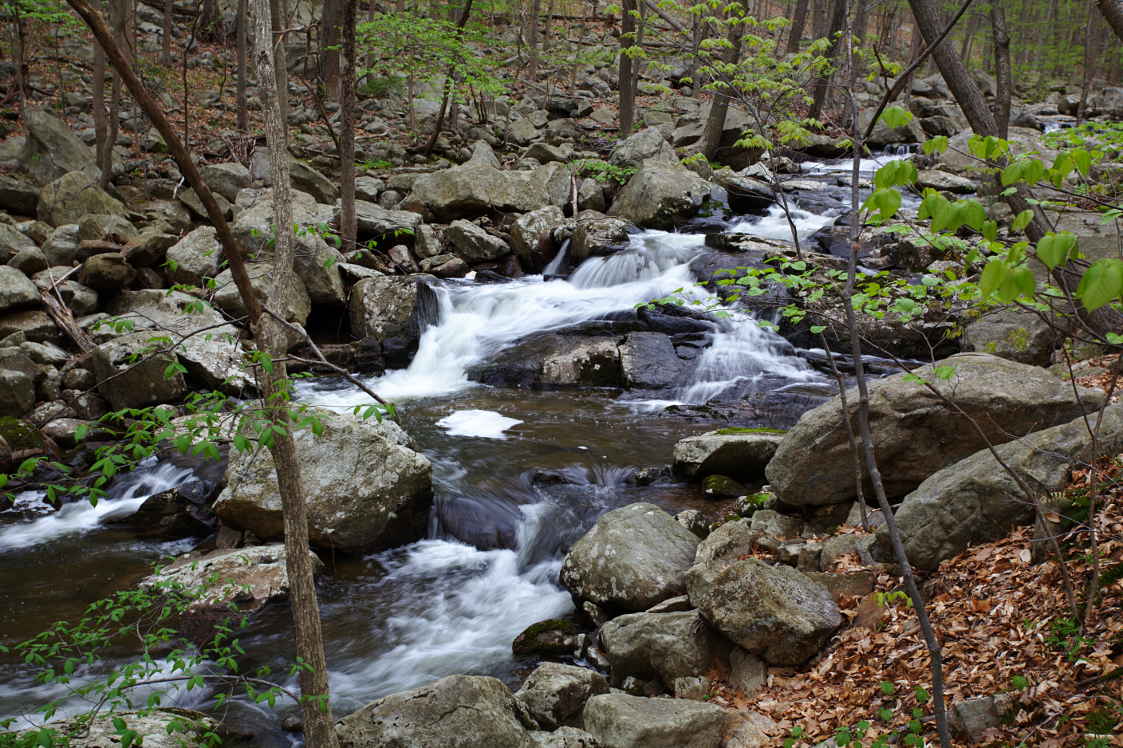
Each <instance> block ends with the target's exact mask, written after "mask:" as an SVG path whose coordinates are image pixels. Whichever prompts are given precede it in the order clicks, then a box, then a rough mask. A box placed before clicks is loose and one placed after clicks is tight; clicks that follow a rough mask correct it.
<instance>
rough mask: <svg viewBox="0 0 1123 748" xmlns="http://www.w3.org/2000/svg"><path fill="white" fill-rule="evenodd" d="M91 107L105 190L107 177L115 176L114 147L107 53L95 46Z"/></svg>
mask: <svg viewBox="0 0 1123 748" xmlns="http://www.w3.org/2000/svg"><path fill="white" fill-rule="evenodd" d="M90 105H91V106H92V107H93V110H94V112H93V114H94V154H95V156H96V160H97V168H98V169H100V170H101V176H100V177H99V183H100V184H101V186H102V188H103V189H104V188H105V187H106V186H107V185H108V184H109V179H108V177H107V176H106V175H107V174H108V175H112V174H113V161H112V159H113V155H112V154H113V147H112V145H110V144H109V141H108V138H109V118H108V117H107V116H106V113H105V51H104V50H103V49H102V48H101V45H100V44H95V45H94V85H93V91H92V97H91V102H90Z"/></svg>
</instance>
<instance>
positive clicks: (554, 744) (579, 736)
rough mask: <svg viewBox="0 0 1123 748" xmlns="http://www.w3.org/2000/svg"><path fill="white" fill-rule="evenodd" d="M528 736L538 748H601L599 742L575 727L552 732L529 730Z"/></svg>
mask: <svg viewBox="0 0 1123 748" xmlns="http://www.w3.org/2000/svg"><path fill="white" fill-rule="evenodd" d="M529 734H530V739H531V740H533V741H534V745H536V746H537V747H538V748H602V746H601V744H600V741H598V740H597V739H596V738H594V737H593V736H592V735H590V734H589V733H587V732H585V731H584V730H578V729H577V728H576V727H561V728H558V729H557V730H554V731H553V732H546V731H545V730H531V731H530V733H529Z"/></svg>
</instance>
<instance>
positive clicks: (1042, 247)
mask: <svg viewBox="0 0 1123 748" xmlns="http://www.w3.org/2000/svg"><path fill="white" fill-rule="evenodd" d="M1075 246H1076V235H1075V234H1073V233H1070V232H1068V231H1062V232H1061V233H1059V234H1053V233H1050V234H1047V235H1045V236H1043V237H1041V241H1039V242H1037V259H1039V260H1041V261H1042V262H1043V263H1045V266H1046V267H1048V268H1049V269H1050V270H1052V269H1053V268H1055V267H1057V266H1058V265H1063V264H1064V263H1065V262H1067V261H1068V258H1069V254H1070V253H1071V252H1072V249H1073V248H1074V247H1075Z"/></svg>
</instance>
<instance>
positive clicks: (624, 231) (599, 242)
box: [569, 214, 632, 265]
mask: <svg viewBox="0 0 1123 748" xmlns="http://www.w3.org/2000/svg"><path fill="white" fill-rule="evenodd" d="M631 228H632V226H631V224H629V223H628V222H627V221H622V220H620V219H619V218H609V217H607V216H601V215H596V214H583V215H580V216H578V217H577V225H576V226H575V227H574V229H573V238H572V241H571V242H570V245H569V257H570V259H572V260H573V263H574V264H575V265H577V264H580V263H581V262H583V261H584V260H586V259H588V258H589V257H592V256H593V255H606V254H610V253H612V252H615V251H616V250H618V249H620V248H621V247H623V246H626V245H627V244H628V235H629V229H631Z"/></svg>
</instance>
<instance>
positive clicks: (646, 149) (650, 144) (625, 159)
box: [608, 127, 678, 168]
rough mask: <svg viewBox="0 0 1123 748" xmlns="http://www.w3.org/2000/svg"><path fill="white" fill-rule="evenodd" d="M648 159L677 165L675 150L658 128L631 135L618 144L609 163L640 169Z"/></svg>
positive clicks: (649, 128) (650, 128)
mask: <svg viewBox="0 0 1123 748" xmlns="http://www.w3.org/2000/svg"><path fill="white" fill-rule="evenodd" d="M648 159H654V160H655V161H660V162H663V163H668V164H677V163H678V156H677V155H675V149H674V148H673V147H671V144H670V143H668V142H667V139H666V138H665V137H663V133H662V132H660V130H659V128H657V127H648V128H646V129H644V130H640V131H639V132H637V133H635V134H633V135H629V136H628V137H626V138H624V139H623V140H621V141H620V142H618V143H617V144H616V147H614V148H613V149H612V154H611V155H610V156H609V157H608V161H609V163H611V164H614V165H616V166H625V167H627V166H630V167H633V168H639V167H640V166H641V165H642V164H643V163H644V162H645V161H647V160H648Z"/></svg>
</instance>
